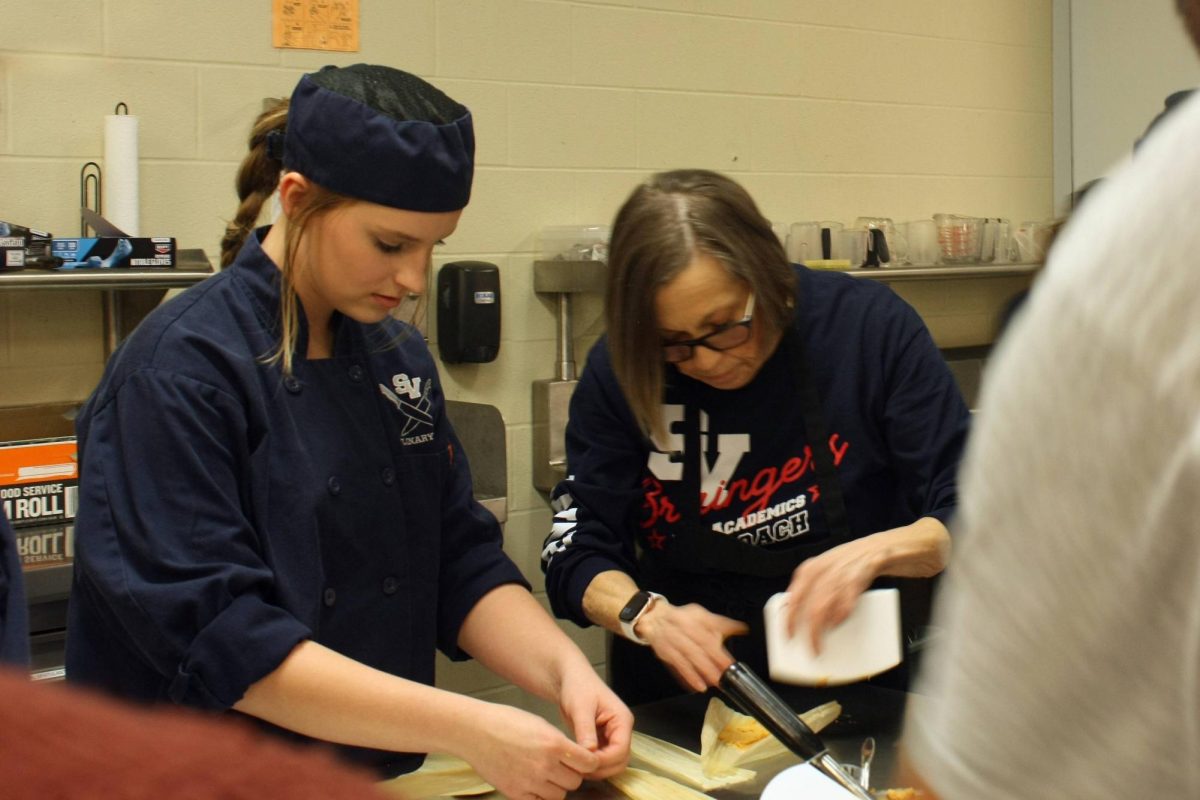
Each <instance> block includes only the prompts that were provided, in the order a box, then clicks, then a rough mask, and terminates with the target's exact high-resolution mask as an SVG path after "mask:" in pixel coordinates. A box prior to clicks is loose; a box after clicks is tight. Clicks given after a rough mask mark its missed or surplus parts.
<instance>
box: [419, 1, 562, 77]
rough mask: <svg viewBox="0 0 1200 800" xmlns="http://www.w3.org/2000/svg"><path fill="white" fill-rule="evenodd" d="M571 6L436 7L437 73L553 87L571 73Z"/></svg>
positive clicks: (508, 3) (473, 4)
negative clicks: (552, 84)
mask: <svg viewBox="0 0 1200 800" xmlns="http://www.w3.org/2000/svg"><path fill="white" fill-rule="evenodd" d="M570 13H571V7H570V6H569V5H567V4H565V3H561V2H541V1H540V0H457V1H456V2H443V3H439V4H438V14H437V52H438V63H437V74H438V75H444V76H446V77H448V78H486V79H488V80H500V81H513V82H516V81H536V82H543V83H554V82H561V81H563V79H564V77H565V76H567V75H569V74H570V66H571V59H572V57H573V53H572V51H571V40H570Z"/></svg>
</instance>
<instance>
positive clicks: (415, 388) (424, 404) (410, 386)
mask: <svg viewBox="0 0 1200 800" xmlns="http://www.w3.org/2000/svg"><path fill="white" fill-rule="evenodd" d="M429 386H430V382H429V380H428V379H426V378H421V377H417V378H409V377H408V375H406V374H404V373H403V372H401V373H400V374H399V375H393V376H392V387H391V388H389V387H387V386H385V385H383V384H382V383H381V384H379V391H380V392H381V393H382V394H383V396H384V397H386V398H387V399H388V400H390V401H391V403H392V405H394V406H395V407H396V410H397V411H399V412H400V413H401V414H403V415H404V418H405V419H404V429H403V430H402V431H400V435H401V436H409V435H411V434H413V433H415V432H416V431H418V430H419V429H420V428H421V426H428V427H431V428H432V427H433V415H432V414H431V413H430V411H429V406H430V404H431V401H430V399H429Z"/></svg>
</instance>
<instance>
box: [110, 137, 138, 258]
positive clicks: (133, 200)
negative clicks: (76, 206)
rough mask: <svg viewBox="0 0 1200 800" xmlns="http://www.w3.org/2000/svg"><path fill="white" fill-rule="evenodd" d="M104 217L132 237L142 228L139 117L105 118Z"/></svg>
mask: <svg viewBox="0 0 1200 800" xmlns="http://www.w3.org/2000/svg"><path fill="white" fill-rule="evenodd" d="M101 185H102V186H103V187H104V190H103V196H104V197H103V202H104V209H103V214H104V218H105V219H107V220H108V221H109V222H111V223H112V224H113V225H116V226H117V227H118V228H120V229H121V230H123V231H125V233H127V234H129V235H130V236H137V235H139V231H138V118H137V117H135V116H133V115H132V114H109V115H108V116H106V117H105V118H104V173H103V180H102V181H101Z"/></svg>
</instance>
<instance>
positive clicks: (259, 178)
mask: <svg viewBox="0 0 1200 800" xmlns="http://www.w3.org/2000/svg"><path fill="white" fill-rule="evenodd" d="M287 112H288V101H287V100H284V99H281V100H277V101H275V102H274V103H273V104H272V105H271V106H270V107H269V108H267V109H266V110H265V111H263V112H262V113H261V114H259V115H258V118H257V119H256V120H255V121H254V126H253V127H252V128H251V129H250V142H249V147H250V151H249V152H248V153H247V154H246V157H245V158H244V159H242V164H241V166H240V167H239V168H238V173H237V179H236V182H235V184H236V186H237V193H238V200H239V201H240V203H239V205H238V209H237V213H236V214H234V217H233V220H232V221H231V222H229V223H228V224H227V225H226V226H225V235H224V236H223V237H221V266H222V267H227V266H229V265H230V264H232V263H233V260H234V259H235V258H236V257H237V254H238V251H239V250H241V248H242V245H243V244H244V243H245V241H246V237H247V236H249V235H250V234H251V233H252V232H253V231H254V226H255V224H256V223H257V222H258V217H259V215H260V214H261V213H262V207H263V204H264V203H266V201H267V200H268V198H270V197H271V195H272V194H273V193H274V192H275V189H276V188H277V187H278V186H279V177H280V174H281V172H282V169H283V164H282V162H281V161H280V160H279V159H278V158H275V157H273V154H272V153H271V152H270V148H269V147H268V142H269V141H270V139H271V138H272V137H271V134H272V133H273V132H278V133H277V136H282V135H283V132H284V129H285V128H286V127H287V119H288V113H287ZM349 202H351V199H350V198H348V197H345V196H343V195H340V194H337V193H336V192H331V191H329V190H328V189H325V188H323V187H320V186H317V185H316V184H313V191H312V192H311V193H310V194H309V200H308V201H307V202H305V203H304V204H303V205H302V206H300V207H298V208H295V209H293V210H292V212H291V213H290V214H289V215H288V225H287V235H286V236H285V238H284V255H283V263H282V264H280V265H279V272H280V277H279V329H280V334H279V346H278V347H277V348H276V349H275V350H274V351H273V352H271V353H270V354H268V355H267V356H265V357H264V361H265V362H266V363H275V362H277V361H278V362H281V363H282V365H283V372H284V374H285V375H290V374H291V373H292V360H293V356H294V355H295V352H296V339H297V337H298V335H299V330H300V324H299V321H298V310H297V301H296V290H295V288H294V285H295V284H294V279H293V276H294V275H295V263H296V250H297V249H298V248H299V245H300V239H301V237H302V236H303V235H304V231H305V228H306V227H307V226H308V223H309V222H311V221H312V220H313V219H314V218H316V217H317V216H319V215H320V214H323V213H325V212H327V211H330V210H332V209H333V208H336V207H338V206H340V205H343V204H345V203H349Z"/></svg>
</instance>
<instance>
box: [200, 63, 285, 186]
mask: <svg viewBox="0 0 1200 800" xmlns="http://www.w3.org/2000/svg"><path fill="white" fill-rule="evenodd" d="M303 74H304V70H299V69H278V68H275V67H225V66H215V67H205V68H203V69H201V70H200V71H199V76H198V79H197V84H198V103H199V107H198V110H197V112H196V115H197V122H198V127H199V147H200V153H199V155H200V158H202V159H205V160H213V161H232V162H234V163H240V162H241V160H242V158H243V157H245V155H246V149H247V140H248V139H249V137H250V129H251V127H252V126H253V125H254V120H255V119H257V117H258V115H259V114H260V113H262V110H263V100H264V99H266V98H269V97H270V98H275V97H291V94H292V89H294V88H295V86H296V83H297V82H298V81H299V80H300V77H301V76H302V75H303Z"/></svg>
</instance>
